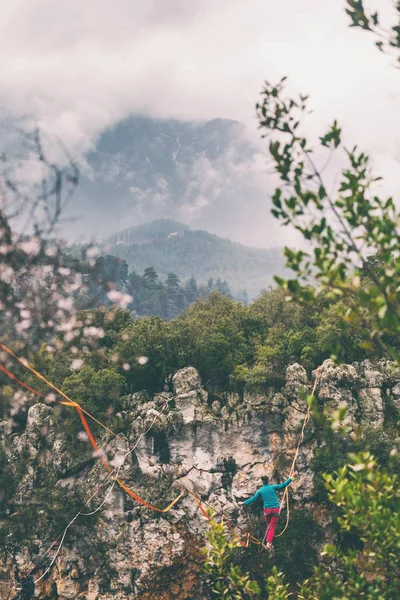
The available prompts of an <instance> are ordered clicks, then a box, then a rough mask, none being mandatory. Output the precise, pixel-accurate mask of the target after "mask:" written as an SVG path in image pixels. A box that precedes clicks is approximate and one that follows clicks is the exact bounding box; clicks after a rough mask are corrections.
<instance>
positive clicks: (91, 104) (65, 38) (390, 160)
mask: <svg viewBox="0 0 400 600" xmlns="http://www.w3.org/2000/svg"><path fill="white" fill-rule="evenodd" d="M371 3H372V5H375V6H376V7H377V8H379V9H385V8H386V10H387V11H388V12H389V9H390V6H391V0H371ZM344 8H345V2H344V0H279V1H278V0H1V9H2V10H1V13H2V18H1V23H0V72H1V84H0V106H1V107H2V109H3V111H5V112H6V114H7V113H8V114H10V115H12V116H14V117H15V116H16V117H22V116H26V115H29V116H31V117H33V118H34V119H35V120H36V122H37V123H38V124H39V125H41V126H42V127H43V128H45V129H46V130H47V131H49V132H51V133H52V134H54V135H57V136H58V137H60V138H62V139H63V142H64V144H65V145H66V146H67V147H69V148H70V149H71V150H80V151H82V150H84V149H86V148H89V147H90V146H91V145H92V144H93V143H94V141H95V140H96V136H98V135H99V134H100V132H101V131H102V130H103V129H104V128H105V127H107V126H110V125H112V124H113V123H115V122H117V121H118V120H120V119H122V118H124V117H126V116H128V115H129V114H132V113H141V114H145V115H148V116H154V117H176V118H179V119H209V118H213V117H227V118H232V119H238V120H240V121H243V122H244V123H245V124H246V125H247V126H248V128H249V132H250V134H251V135H254V136H256V135H258V133H257V124H256V121H255V117H254V104H255V102H256V101H257V98H258V94H259V92H260V89H261V88H262V84H263V81H264V79H266V78H268V79H270V80H276V79H277V78H280V77H281V76H283V75H288V76H289V77H290V81H291V85H292V86H293V89H295V90H296V91H302V92H305V93H310V94H311V102H312V105H313V108H314V110H315V113H314V115H313V117H312V119H311V120H310V125H309V126H310V130H312V131H314V132H318V133H320V132H321V130H323V129H325V128H326V126H327V125H328V123H329V122H331V121H332V119H333V117H338V118H339V120H340V121H341V123H342V124H343V125H344V126H345V128H346V139H347V140H348V141H349V143H353V142H358V143H359V144H360V145H362V146H363V147H365V148H366V149H367V150H368V151H370V152H372V153H373V156H374V158H375V162H376V164H377V166H378V167H379V168H380V169H381V170H383V172H384V174H386V175H387V176H388V177H389V181H390V184H391V185H392V186H393V185H394V186H398V172H399V169H398V157H399V156H400V129H399V125H400V111H399V110H398V107H399V91H400V73H399V72H398V71H396V70H395V69H394V68H393V67H392V66H391V62H393V61H391V60H390V58H389V57H386V56H383V55H382V54H380V53H379V52H378V51H377V50H376V49H375V48H374V43H373V38H372V36H371V35H369V34H367V33H363V32H361V31H359V30H354V29H350V28H349V26H348V25H349V23H348V18H347V16H346V15H345V12H344Z"/></svg>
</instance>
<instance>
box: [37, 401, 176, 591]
mask: <svg viewBox="0 0 400 600" xmlns="http://www.w3.org/2000/svg"><path fill="white" fill-rule="evenodd" d="M171 400H172V398H171V399H170V400H167V401H166V402H165V404H164V406H163V407H162V408H161V410H160V412H158V413H157V414H156V415H155V416H154V418H153V419H152V421H151V423H150V425H149V426H148V427H147V429H145V430H144V431H142V433H141V434H140V436H139V437H138V439H137V440H136V442H135V444H134V446H133V447H132V448H131V449H130V450H128V452H126V453H125V454H124V455H123V456H122V458H121V462H120V463H119V465H118V467H115V468H114V469H113V470H112V471H111V472H110V473H109V474H108V475H107V477H106V479H105V480H104V482H103V483H102V484H101V486H100V487H98V488H97V489H96V490H95V491H94V493H93V494H92V495H91V496H90V498H89V499H88V500H87V501H86V502H85V504H84V505H83V507H82V508H81V509H80V511H79V512H77V513H76V515H75V516H74V517H73V518H72V519H71V521H70V522H69V523H68V525H67V526H66V528H65V529H64V531H63V533H62V534H60V536H58V538H57V540H58V539H59V538H60V537H61V542H60V544H59V546H58V549H57V552H56V554H55V555H54V557H53V559H52V561H51V563H50V565H49V566H48V568H47V569H46V571H45V572H44V573H43V575H41V576H40V577H39V578H38V579H36V581H34V584H35V585H36V584H37V583H39V581H41V580H42V579H43V577H45V575H47V573H48V572H49V571H50V569H51V567H52V566H53V564H54V562H55V561H56V559H57V556H58V555H59V553H60V550H61V547H62V545H63V543H64V540H65V536H66V534H67V531H68V529H69V528H70V527H71V525H72V524H73V523H74V522H75V521H76V519H77V518H78V517H79V516H90V515H94V514H95V513H96V512H98V511H99V510H101V508H102V507H103V506H104V504H105V503H106V502H107V500H108V498H109V497H110V495H111V493H112V491H113V489H114V486H115V483H116V481H117V479H118V475H119V472H120V470H121V468H122V466H123V464H124V462H125V460H126V459H127V458H128V456H129V455H130V454H132V452H134V450H136V448H137V447H138V445H139V443H140V442H141V440H142V438H143V436H145V435H146V434H147V433H149V431H150V430H151V429H152V428H153V426H154V423H155V422H156V420H157V418H158V417H159V416H160V415H161V413H162V412H163V410H165V409H166V408H167V406H168V405H169V402H170V401H171ZM115 470H117V472H116V475H115V477H114V479H113V483H112V485H111V487H110V489H109V491H108V492H107V494H106V497H105V498H104V500H103V502H102V503H101V504H100V506H98V507H97V508H96V509H95V510H94V511H92V512H90V513H84V512H82V510H83V509H84V508H85V507H86V506H87V505H88V504H89V503H90V502H91V501H92V500H93V498H94V497H95V496H97V494H98V493H99V491H100V490H101V488H102V487H103V486H104V485H105V483H106V481H107V480H108V479H109V478H110V477H111V476H112V475H113V473H114V471H115ZM54 545H55V542H53V543H52V544H51V546H50V547H49V548H48V549H47V551H46V552H45V554H44V555H43V556H42V560H43V558H44V557H45V556H46V555H47V554H48V553H49V552H50V550H51V548H52V547H53V546H54ZM32 570H33V569H32ZM32 570H31V571H30V572H32Z"/></svg>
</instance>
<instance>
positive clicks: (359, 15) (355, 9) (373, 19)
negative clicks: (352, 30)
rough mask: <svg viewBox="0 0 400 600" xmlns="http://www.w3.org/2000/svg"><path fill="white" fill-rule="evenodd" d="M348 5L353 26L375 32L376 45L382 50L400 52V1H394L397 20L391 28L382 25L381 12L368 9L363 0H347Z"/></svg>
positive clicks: (399, 57)
mask: <svg viewBox="0 0 400 600" xmlns="http://www.w3.org/2000/svg"><path fill="white" fill-rule="evenodd" d="M347 5H348V8H347V9H346V13H347V14H348V15H349V17H350V19H351V26H352V27H359V28H361V29H364V30H365V31H369V32H371V33H373V34H374V35H375V37H376V38H377V40H376V41H375V45H376V46H377V48H379V50H380V51H381V52H389V53H391V52H393V50H394V51H395V52H396V53H397V54H398V50H399V49H400V2H398V1H395V2H393V5H394V10H395V12H396V13H397V14H396V17H397V21H396V23H395V24H394V25H392V26H391V27H390V28H389V29H388V28H387V27H383V26H382V24H381V19H380V16H379V13H378V12H377V11H375V12H372V11H371V10H368V9H366V8H365V7H364V3H363V1H362V0H347ZM397 62H398V63H399V62H400V56H398V57H397Z"/></svg>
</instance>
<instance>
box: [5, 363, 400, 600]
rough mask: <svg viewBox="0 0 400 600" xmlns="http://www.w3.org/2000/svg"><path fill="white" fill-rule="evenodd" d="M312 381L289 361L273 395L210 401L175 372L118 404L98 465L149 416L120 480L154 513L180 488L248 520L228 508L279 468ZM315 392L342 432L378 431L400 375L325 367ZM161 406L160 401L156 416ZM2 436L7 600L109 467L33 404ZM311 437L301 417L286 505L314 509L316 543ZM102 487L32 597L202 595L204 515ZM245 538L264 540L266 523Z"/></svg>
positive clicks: (391, 412) (399, 388)
mask: <svg viewBox="0 0 400 600" xmlns="http://www.w3.org/2000/svg"><path fill="white" fill-rule="evenodd" d="M313 377H315V373H314V374H313V375H312V378H309V377H308V376H307V373H306V371H305V370H304V369H303V368H302V367H301V366H300V365H298V364H294V365H291V366H289V367H288V368H287V371H286V383H285V385H284V387H282V388H281V389H279V390H277V389H274V388H271V389H268V390H266V391H264V392H263V393H261V392H260V393H254V392H253V393H249V392H244V394H241V395H240V394H233V393H231V394H225V395H224V396H221V397H220V398H216V397H215V396H213V397H211V396H209V394H208V393H207V391H206V390H205V389H204V388H203V387H202V383H201V381H200V378H199V375H198V373H197V371H196V370H195V369H193V368H191V367H188V368H185V369H183V370H181V371H179V372H178V373H176V374H175V376H174V378H173V385H174V391H173V393H164V394H159V395H156V396H155V397H154V398H149V397H148V396H147V394H146V393H138V394H134V395H132V396H127V397H125V398H124V410H123V412H121V413H119V414H118V415H117V417H116V419H115V421H114V429H115V430H116V431H117V432H118V435H117V437H115V438H112V439H110V437H111V436H109V438H107V439H106V438H103V439H102V441H101V443H100V445H101V447H102V448H103V449H104V451H105V453H106V455H107V457H108V458H109V460H111V461H112V460H117V461H118V458H119V457H121V456H123V455H125V454H126V453H127V451H128V450H129V449H130V448H131V447H132V446H133V445H134V444H135V443H136V441H137V439H138V438H139V436H140V433H141V432H142V431H143V429H144V428H146V426H147V425H148V424H149V423H150V422H151V420H152V419H153V418H154V417H155V416H157V414H158V413H159V414H158V418H157V419H156V420H155V423H154V426H153V427H152V429H151V431H150V432H149V433H148V434H147V435H146V436H143V438H142V439H141V441H140V443H139V444H138V446H137V448H136V449H135V450H134V451H133V452H132V453H131V454H130V455H129V456H128V457H127V458H126V460H125V462H124V464H123V465H122V466H121V470H120V473H119V474H120V478H121V479H122V480H123V481H124V482H125V483H126V484H127V485H129V486H130V487H131V488H132V489H133V490H135V492H136V493H138V494H139V495H140V496H141V497H143V498H145V499H146V500H147V501H148V502H150V503H152V504H154V505H156V506H158V507H161V508H163V507H165V506H167V505H168V504H169V503H170V502H171V500H172V499H173V498H174V497H175V496H176V495H177V494H178V493H179V488H178V487H177V485H176V483H177V482H178V483H180V484H183V485H184V486H185V487H187V488H188V489H190V490H192V491H194V492H195V493H196V494H197V495H198V496H199V497H200V498H201V499H202V501H204V502H206V503H207V504H208V505H211V506H213V507H215V508H216V509H218V510H222V511H224V513H225V514H227V515H229V516H231V517H233V518H235V519H237V520H238V522H239V523H241V524H243V526H245V527H249V526H251V523H250V524H249V520H250V521H251V518H250V519H249V518H248V517H247V516H246V515H245V514H243V512H240V511H239V510H238V506H237V502H238V501H239V500H243V499H245V498H246V497H248V496H249V495H251V494H252V493H254V491H255V489H257V488H258V487H259V485H260V477H261V475H262V474H268V475H270V476H271V477H273V478H283V477H285V475H287V471H288V468H289V465H290V462H291V459H292V457H293V453H294V451H295V447H296V444H297V440H298V434H299V429H300V427H301V423H302V421H303V419H304V416H305V412H306V406H307V405H306V402H305V394H306V393H310V391H311V389H312V386H313ZM317 397H318V402H319V403H320V404H321V405H323V406H324V407H325V408H326V409H327V410H328V411H332V412H334V411H336V410H338V409H340V408H342V407H345V408H346V409H347V416H346V419H347V423H348V426H349V429H350V432H351V430H356V429H357V428H358V427H359V426H360V425H362V427H364V428H370V430H374V429H376V430H380V429H381V428H382V426H384V424H385V419H388V418H389V417H390V418H391V419H392V420H393V418H398V416H399V411H400V373H399V371H398V370H394V369H393V368H392V367H391V365H390V364H389V363H387V362H384V361H381V362H379V363H376V364H373V363H371V362H369V361H365V362H363V363H358V364H354V365H340V366H336V365H335V364H334V363H333V362H332V361H325V363H324V364H323V366H322V367H321V369H320V372H319V375H318V385H317ZM166 400H168V408H167V409H166V410H163V411H162V412H160V408H161V407H162V406H163V405H164V404H165V402H166ZM0 431H1V442H2V451H1V461H2V466H3V471H4V473H6V475H7V478H8V479H7V481H6V488H7V489H5V490H3V491H2V494H3V497H2V505H3V515H2V518H1V551H2V556H1V558H2V562H1V572H0V596H1V598H7V597H8V595H9V594H10V597H11V588H12V585H13V575H14V568H15V566H18V568H19V569H20V570H21V571H23V570H29V569H30V568H31V567H32V566H33V565H34V564H39V568H38V569H37V570H36V572H35V577H39V576H40V575H41V574H43V573H44V571H45V570H46V568H47V567H48V566H49V564H50V562H51V560H52V558H53V556H54V552H55V550H56V548H57V545H55V546H54V548H53V549H52V550H51V551H50V552H49V553H48V555H47V556H46V557H45V558H44V559H42V557H43V554H44V552H46V550H47V549H48V547H49V545H50V543H51V542H52V541H53V540H54V539H55V538H56V537H57V535H59V534H60V533H61V532H62V531H63V529H64V527H65V526H66V524H68V522H69V521H70V519H71V518H72V517H73V515H74V514H76V512H77V510H79V509H81V508H82V505H83V504H84V503H85V502H86V501H87V499H88V498H89V497H90V496H91V494H92V493H93V491H94V490H96V488H97V487H98V486H99V484H101V483H102V482H104V479H105V478H106V477H107V472H106V471H105V469H104V467H103V465H102V464H101V461H100V460H99V458H98V457H97V456H93V455H92V452H91V447H90V445H89V444H88V442H87V440H86V439H85V436H84V435H82V432H80V431H79V426H78V423H77V422H76V423H74V422H72V423H71V422H69V421H68V423H66V421H65V409H63V411H62V412H60V411H59V409H58V407H56V406H47V405H45V404H34V405H33V406H31V407H30V408H29V411H28V414H27V420H26V425H23V427H22V428H21V430H20V431H16V432H15V429H14V430H12V429H11V425H10V423H9V422H6V421H3V422H2V423H0ZM71 431H73V434H72V433H71ZM312 431H313V425H312V424H310V427H309V430H308V432H307V433H308V435H307V438H306V440H305V443H304V444H303V445H302V447H301V450H300V454H299V458H298V462H297V467H298V470H299V477H298V478H297V479H296V481H295V482H294V483H293V485H292V486H291V498H292V500H293V502H294V503H295V504H294V506H295V509H294V510H297V509H301V507H302V506H306V507H307V510H308V511H311V512H312V513H313V518H314V520H315V521H316V522H317V524H318V525H319V526H323V527H324V528H325V539H326V536H328V537H329V535H330V533H329V523H330V516H329V511H327V510H326V509H325V508H324V507H323V506H320V505H319V506H318V505H317V504H316V503H315V490H314V473H313V470H312V468H311V465H312V458H313V452H314V449H315V444H316V441H315V437H313V435H312ZM99 439H101V438H99ZM4 473H3V475H4ZM111 483H112V480H111V479H109V480H108V483H107V485H104V486H103V488H102V489H101V491H100V493H99V494H97V496H95V498H93V500H92V502H90V503H89V504H88V505H87V506H86V507H85V509H84V510H83V511H82V512H84V513H90V512H93V511H94V510H95V509H96V507H99V505H100V504H102V502H103V501H104V506H103V507H102V509H101V510H99V511H98V512H96V513H95V514H93V515H87V516H82V515H81V516H79V517H78V518H77V519H76V521H75V522H74V523H73V524H72V525H71V527H70V528H69V529H68V531H67V533H66V536H65V539H64V543H63V546H62V548H61V551H60V553H59V555H58V557H57V559H56V560H55V562H54V565H53V566H52V568H51V569H50V571H49V572H48V573H47V574H46V575H45V577H44V578H43V579H42V580H41V581H40V582H39V583H38V585H37V597H38V598H40V599H41V600H45V599H47V600H53V599H57V598H58V599H59V600H72V599H76V598H79V599H81V600H83V599H86V600H100V599H101V600H111V599H113V600H123V599H132V598H140V599H143V600H147V599H155V598H158V599H164V600H170V599H172V598H178V599H182V600H183V599H189V598H190V599H199V600H200V599H203V598H207V597H208V595H207V588H206V583H205V582H204V578H203V576H202V574H201V554H200V548H201V547H202V546H203V545H204V533H205V531H206V529H207V522H206V521H205V519H204V517H203V516H202V515H201V513H200V511H199V509H198V506H197V504H196V503H195V502H194V500H193V498H192V497H191V496H190V495H185V496H184V497H183V498H182V499H181V500H180V501H179V502H178V503H177V504H176V505H175V507H174V508H173V509H172V510H171V511H170V512H168V513H165V514H160V513H155V512H153V511H151V510H149V509H148V508H145V507H142V506H141V505H140V504H138V503H136V502H135V501H133V500H132V499H131V498H130V497H129V496H127V494H125V493H124V492H123V491H122V490H120V488H119V487H118V486H114V487H113V489H112V491H110V485H111ZM255 533H256V534H257V535H259V536H260V535H261V537H262V534H263V531H262V529H261V531H256V532H255ZM281 539H283V538H281ZM322 542H323V540H322V539H321V541H320V543H321V544H322ZM277 544H278V542H277ZM317 546H318V544H317ZM318 550H319V547H317V548H316V551H318Z"/></svg>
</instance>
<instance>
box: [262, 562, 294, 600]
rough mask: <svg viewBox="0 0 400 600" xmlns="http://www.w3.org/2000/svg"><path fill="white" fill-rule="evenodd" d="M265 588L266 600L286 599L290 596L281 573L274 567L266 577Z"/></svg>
mask: <svg viewBox="0 0 400 600" xmlns="http://www.w3.org/2000/svg"><path fill="white" fill-rule="evenodd" d="M267 590H268V600H288V598H290V596H291V594H290V592H289V585H288V584H287V583H285V578H284V575H283V573H281V572H279V571H278V569H277V568H276V567H273V568H272V571H271V575H270V576H269V577H268V579H267Z"/></svg>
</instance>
